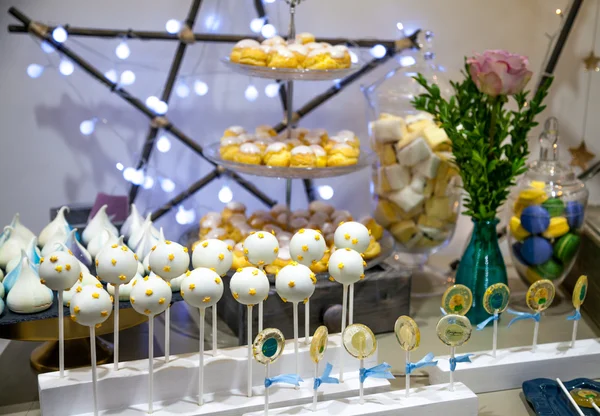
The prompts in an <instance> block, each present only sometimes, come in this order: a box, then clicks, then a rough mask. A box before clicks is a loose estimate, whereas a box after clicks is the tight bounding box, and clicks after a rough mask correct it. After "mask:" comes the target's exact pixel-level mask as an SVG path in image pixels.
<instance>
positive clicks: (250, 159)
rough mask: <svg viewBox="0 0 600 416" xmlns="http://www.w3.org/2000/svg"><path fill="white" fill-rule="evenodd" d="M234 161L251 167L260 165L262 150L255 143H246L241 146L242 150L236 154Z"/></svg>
mask: <svg viewBox="0 0 600 416" xmlns="http://www.w3.org/2000/svg"><path fill="white" fill-rule="evenodd" d="M234 161H236V162H238V163H247V164H250V165H260V163H261V162H262V155H261V151H260V148H259V147H258V146H257V145H255V144H254V143H244V144H243V145H241V146H240V150H239V151H238V152H237V153H236V154H235V158H234Z"/></svg>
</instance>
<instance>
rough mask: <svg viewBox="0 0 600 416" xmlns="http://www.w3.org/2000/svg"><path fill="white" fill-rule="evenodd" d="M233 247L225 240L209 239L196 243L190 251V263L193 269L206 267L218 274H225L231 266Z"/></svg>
mask: <svg viewBox="0 0 600 416" xmlns="http://www.w3.org/2000/svg"><path fill="white" fill-rule="evenodd" d="M232 251H233V248H232V247H231V246H230V245H227V243H226V242H224V241H221V240H217V239H209V240H204V241H202V242H200V243H198V244H197V245H196V247H195V248H194V252H193V253H192V265H193V266H194V269H197V268H198V267H206V268H208V269H211V270H214V271H215V272H217V274H218V275H219V276H223V275H225V273H227V271H229V269H230V268H231V263H232V262H233V255H232V254H231V253H232Z"/></svg>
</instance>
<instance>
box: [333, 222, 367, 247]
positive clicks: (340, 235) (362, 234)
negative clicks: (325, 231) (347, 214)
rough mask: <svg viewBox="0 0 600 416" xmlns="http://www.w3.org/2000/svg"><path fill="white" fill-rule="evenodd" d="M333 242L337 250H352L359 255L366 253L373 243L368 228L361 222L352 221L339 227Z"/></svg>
mask: <svg viewBox="0 0 600 416" xmlns="http://www.w3.org/2000/svg"><path fill="white" fill-rule="evenodd" d="M333 241H334V244H335V246H336V247H337V248H351V249H352V250H354V251H357V252H359V253H364V252H365V251H366V250H367V248H368V247H369V243H370V242H371V235H370V233H369V230H368V229H367V227H365V226H364V225H362V224H361V223H360V222H356V221H350V222H344V223H341V224H340V225H339V226H338V228H337V229H336V230H335V233H334V235H333Z"/></svg>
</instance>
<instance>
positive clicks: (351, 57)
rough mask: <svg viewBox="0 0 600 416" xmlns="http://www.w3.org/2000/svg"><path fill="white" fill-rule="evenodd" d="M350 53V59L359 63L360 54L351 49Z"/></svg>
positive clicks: (354, 62)
mask: <svg viewBox="0 0 600 416" xmlns="http://www.w3.org/2000/svg"><path fill="white" fill-rule="evenodd" d="M349 54H350V61H351V62H352V63H353V64H356V63H358V55H357V54H355V53H354V52H352V51H350V52H349Z"/></svg>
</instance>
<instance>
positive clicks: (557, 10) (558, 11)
mask: <svg viewBox="0 0 600 416" xmlns="http://www.w3.org/2000/svg"><path fill="white" fill-rule="evenodd" d="M554 13H556V14H557V15H558V16H560V15H561V14H562V10H561V9H556V10H555V11H554Z"/></svg>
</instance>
